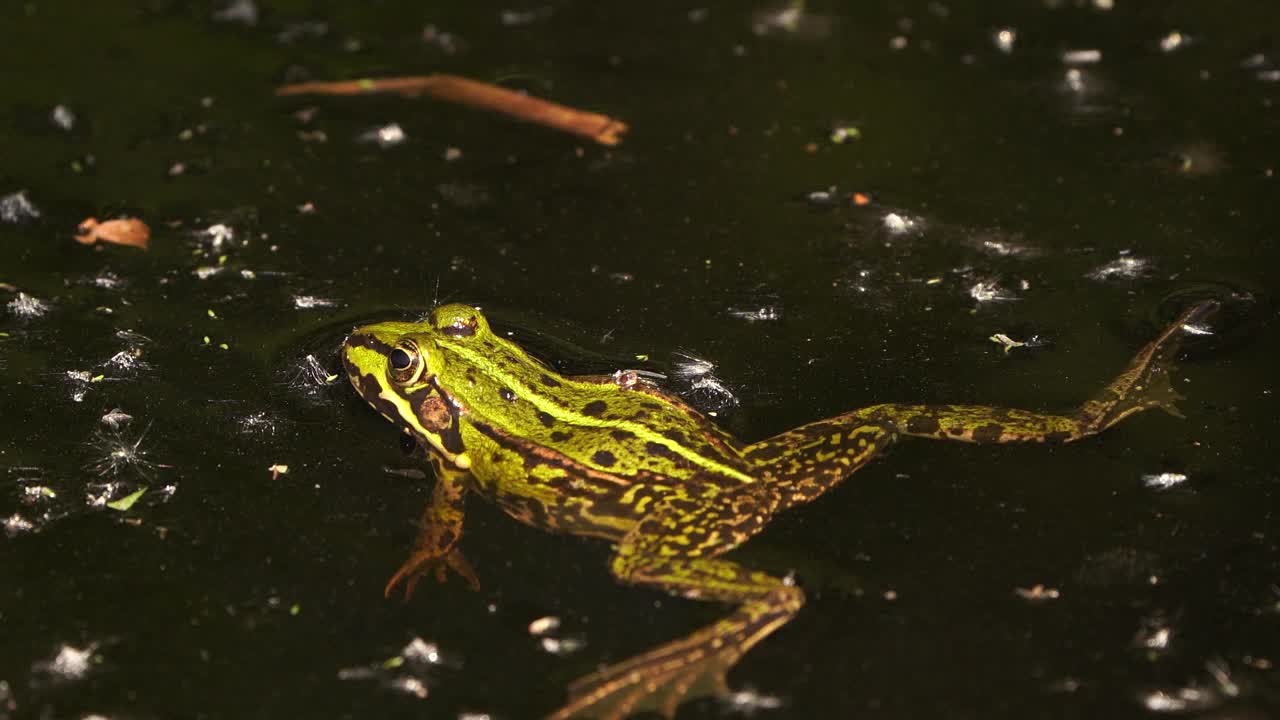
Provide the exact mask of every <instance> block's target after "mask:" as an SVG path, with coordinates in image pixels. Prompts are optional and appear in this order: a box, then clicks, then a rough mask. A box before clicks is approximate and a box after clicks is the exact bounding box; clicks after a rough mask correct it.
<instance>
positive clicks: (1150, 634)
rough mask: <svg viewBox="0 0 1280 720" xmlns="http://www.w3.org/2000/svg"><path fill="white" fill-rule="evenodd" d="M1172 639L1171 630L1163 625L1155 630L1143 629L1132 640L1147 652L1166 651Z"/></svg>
mask: <svg viewBox="0 0 1280 720" xmlns="http://www.w3.org/2000/svg"><path fill="white" fill-rule="evenodd" d="M1172 638H1173V628H1171V627H1169V626H1167V625H1165V626H1161V627H1157V628H1149V629H1143V630H1142V631H1140V632H1139V633H1138V636H1137V637H1136V638H1134V643H1135V644H1137V645H1138V646H1139V647H1143V648H1146V649H1148V650H1167V649H1168V648H1169V642H1170V640H1171V639H1172Z"/></svg>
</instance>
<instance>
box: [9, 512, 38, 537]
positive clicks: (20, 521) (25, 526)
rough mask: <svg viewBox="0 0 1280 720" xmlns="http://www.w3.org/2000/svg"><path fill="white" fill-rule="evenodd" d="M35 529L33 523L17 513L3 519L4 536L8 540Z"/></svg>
mask: <svg viewBox="0 0 1280 720" xmlns="http://www.w3.org/2000/svg"><path fill="white" fill-rule="evenodd" d="M35 529H36V525H35V523H33V522H31V521H30V520H28V519H26V518H25V517H23V516H21V515H19V514H17V513H14V514H13V515H10V516H9V517H7V518H5V519H4V534H5V536H7V537H10V538H12V537H17V536H18V535H22V534H24V533H29V532H31V531H33V530H35Z"/></svg>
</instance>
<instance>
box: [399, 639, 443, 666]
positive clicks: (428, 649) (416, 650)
mask: <svg viewBox="0 0 1280 720" xmlns="http://www.w3.org/2000/svg"><path fill="white" fill-rule="evenodd" d="M400 657H402V658H404V659H405V660H407V661H408V662H413V663H425V664H427V665H439V664H440V663H442V662H444V660H443V658H442V656H441V655H440V647H439V646H438V645H436V644H435V643H433V642H427V641H426V640H423V639H422V638H420V637H415V638H414V639H412V640H410V641H409V644H408V645H405V646H404V647H403V648H401V649H400Z"/></svg>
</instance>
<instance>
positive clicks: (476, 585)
mask: <svg viewBox="0 0 1280 720" xmlns="http://www.w3.org/2000/svg"><path fill="white" fill-rule="evenodd" d="M450 570H452V571H454V572H456V573H457V574H458V575H460V576H462V579H463V580H466V581H467V584H468V585H470V586H471V589H472V590H479V589H480V581H479V580H478V579H477V578H476V573H475V571H474V570H472V569H471V563H469V562H467V558H466V557H465V556H463V554H462V551H461V550H459V549H457V548H452V549H450V550H449V551H448V552H447V553H445V554H443V555H442V554H440V553H439V552H437V551H435V550H434V549H428V548H421V549H417V550H414V551H413V554H411V555H410V556H409V559H408V560H405V561H404V564H403V565H401V566H400V569H399V570H397V571H396V574H395V575H392V576H391V579H390V580H388V581H387V586H386V588H384V589H383V591H382V594H383V596H385V597H387V598H390V597H391V595H392V593H394V592H395V589H396V586H397V585H400V584H401V583H404V600H405V602H408V600H409V598H410V597H412V596H413V591H414V588H416V587H417V586H418V581H419V580H421V579H422V578H423V577H425V576H426V575H429V574H434V575H435V576H436V580H437V581H438V582H444V581H445V580H448V579H449V571H450Z"/></svg>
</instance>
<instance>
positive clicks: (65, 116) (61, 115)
mask: <svg viewBox="0 0 1280 720" xmlns="http://www.w3.org/2000/svg"><path fill="white" fill-rule="evenodd" d="M49 122H51V123H53V126H54V127H56V128H58V129H59V130H67V131H69V130H71V129H72V128H74V127H75V126H76V114H75V113H73V112H71V108H69V107H67V106H66V105H55V106H54V108H53V110H50V111H49Z"/></svg>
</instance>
